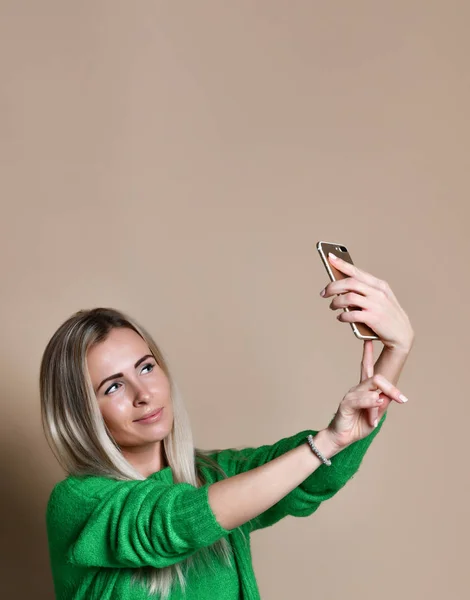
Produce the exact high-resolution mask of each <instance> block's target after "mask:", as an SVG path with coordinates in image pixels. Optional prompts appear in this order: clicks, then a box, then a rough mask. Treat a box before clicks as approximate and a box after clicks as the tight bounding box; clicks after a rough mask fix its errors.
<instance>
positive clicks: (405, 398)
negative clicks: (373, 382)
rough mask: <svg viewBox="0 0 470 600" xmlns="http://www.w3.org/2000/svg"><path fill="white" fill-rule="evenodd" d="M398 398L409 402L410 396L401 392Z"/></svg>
mask: <svg viewBox="0 0 470 600" xmlns="http://www.w3.org/2000/svg"><path fill="white" fill-rule="evenodd" d="M398 398H399V399H400V400H401V401H402V402H408V398H407V397H406V396H404V395H403V394H400V395H399V396H398Z"/></svg>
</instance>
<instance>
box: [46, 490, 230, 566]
mask: <svg viewBox="0 0 470 600" xmlns="http://www.w3.org/2000/svg"><path fill="white" fill-rule="evenodd" d="M106 485H107V486H109V480H108V483H107V484H106ZM65 487H66V488H67V489H64V488H62V490H61V493H58V495H57V496H56V497H53V495H52V496H51V501H50V504H49V507H48V530H49V533H50V536H51V537H53V536H54V535H55V536H58V537H61V536H62V537H63V536H64V535H67V533H68V532H67V531H66V530H67V528H68V527H69V524H68V521H70V522H72V521H75V522H76V523H78V527H73V533H72V535H69V536H68V537H69V541H68V544H67V547H66V555H67V556H66V558H67V561H68V562H70V563H71V564H74V565H78V566H81V567H115V568H119V567H144V566H153V567H156V568H162V567H167V566H169V565H172V564H175V563H177V562H180V561H182V560H184V559H185V558H187V557H188V556H190V555H191V554H193V553H194V552H196V551H197V550H198V549H200V548H203V547H206V546H210V545H211V544H213V543H214V542H216V541H217V540H219V539H221V538H222V537H225V536H227V535H228V534H229V533H230V530H227V529H224V528H223V527H222V526H221V525H220V524H219V523H218V521H217V520H216V518H215V515H214V513H213V512H212V509H211V507H210V504H209V501H208V488H209V486H208V485H204V486H202V487H198V488H196V487H194V486H192V485H191V484H189V483H173V484H167V483H162V482H158V481H155V480H152V479H147V480H143V481H116V482H112V484H111V486H109V487H107V488H106V493H105V494H103V495H102V497H101V498H93V497H90V489H89V488H87V484H86V483H80V484H78V485H76V484H69V486H65ZM94 491H95V490H94V489H93V490H92V492H94ZM53 494H54V492H53ZM54 506H55V508H56V510H54ZM57 509H58V510H57ZM77 514H78V515H80V516H79V517H78V518H77Z"/></svg>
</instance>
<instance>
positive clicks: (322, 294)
mask: <svg viewBox="0 0 470 600" xmlns="http://www.w3.org/2000/svg"><path fill="white" fill-rule="evenodd" d="M325 294H326V290H325V288H323V289H322V291H321V292H320V296H321V297H322V298H323V296H324V295H325Z"/></svg>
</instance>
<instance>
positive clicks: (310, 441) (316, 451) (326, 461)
mask: <svg viewBox="0 0 470 600" xmlns="http://www.w3.org/2000/svg"><path fill="white" fill-rule="evenodd" d="M307 442H308V445H309V446H310V448H311V449H312V452H313V453H314V454H316V456H318V458H319V459H320V460H321V461H322V463H323V464H324V465H327V466H328V467H330V466H331V460H330V459H329V458H326V457H325V456H323V454H322V453H321V452H320V450H319V449H318V448H317V447H316V446H315V444H314V443H313V435H308V436H307Z"/></svg>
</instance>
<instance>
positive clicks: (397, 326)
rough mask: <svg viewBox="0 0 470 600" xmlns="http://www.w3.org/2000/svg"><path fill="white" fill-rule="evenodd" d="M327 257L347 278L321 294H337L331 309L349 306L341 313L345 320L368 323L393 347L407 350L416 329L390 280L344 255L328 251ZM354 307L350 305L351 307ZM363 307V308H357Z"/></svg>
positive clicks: (338, 281) (386, 343) (334, 282)
mask: <svg viewBox="0 0 470 600" xmlns="http://www.w3.org/2000/svg"><path fill="white" fill-rule="evenodd" d="M328 260H329V261H330V264H331V265H333V266H334V267H335V268H336V269H338V271H341V272H342V273H344V274H345V275H347V277H346V278H345V279H339V280H337V281H332V282H331V283H329V284H328V285H327V286H326V287H325V288H324V289H323V290H322V291H321V293H320V295H321V296H322V297H323V298H329V297H331V296H334V298H333V300H332V301H331V303H330V308H331V309H332V310H337V309H339V308H340V309H344V308H348V309H349V310H348V312H345V311H344V312H342V313H340V314H339V315H338V317H337V318H338V320H339V321H341V322H342V323H365V324H366V325H368V326H369V327H370V328H371V329H373V330H374V331H375V333H376V334H377V335H378V336H379V338H380V340H381V341H382V342H383V344H384V346H385V347H387V348H388V349H390V350H394V351H403V352H406V353H408V352H409V351H410V349H411V346H412V345H413V340H414V332H413V329H412V327H411V324H410V320H409V318H408V316H407V314H406V313H405V311H404V310H403V308H402V307H401V306H400V303H399V302H398V300H397V298H396V297H395V294H394V293H393V292H392V290H391V288H390V286H389V285H388V283H387V282H385V281H382V280H381V279H378V278H377V277H374V276H373V275H371V274H370V273H367V272H366V271H363V270H361V269H358V268H357V267H356V266H355V265H352V264H350V263H348V262H346V261H345V260H342V259H341V258H339V257H337V256H335V255H332V254H329V256H328ZM350 307H351V308H350ZM354 307H360V308H361V309H362V310H354Z"/></svg>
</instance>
